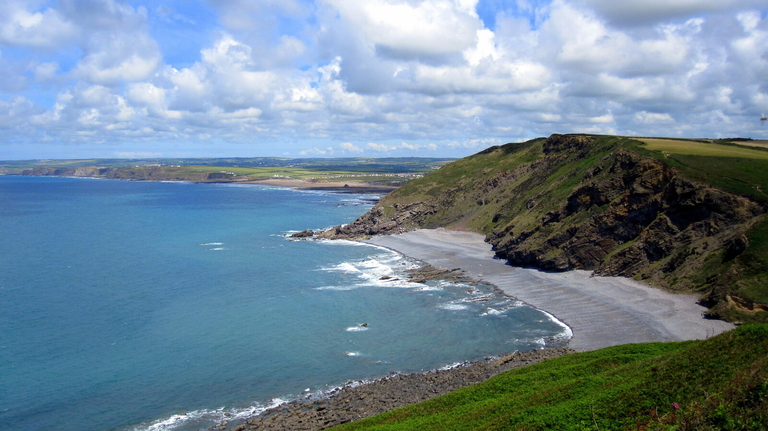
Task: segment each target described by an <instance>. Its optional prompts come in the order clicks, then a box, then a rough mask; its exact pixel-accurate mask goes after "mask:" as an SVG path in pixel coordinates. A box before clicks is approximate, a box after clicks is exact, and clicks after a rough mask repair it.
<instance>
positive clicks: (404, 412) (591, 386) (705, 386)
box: [334, 325, 768, 431]
mask: <svg viewBox="0 0 768 431" xmlns="http://www.w3.org/2000/svg"><path fill="white" fill-rule="evenodd" d="M675 405H677V408H676V407H675ZM767 426H768V325H747V326H742V327H739V328H737V329H736V330H734V331H731V332H729V333H726V334H722V335H719V336H717V337H713V338H711V339H709V340H706V341H691V342H680V343H649V344H632V345H623V346H617V347H610V348H607V349H602V350H598V351H594V352H586V353H579V354H572V355H568V356H564V357H560V358H556V359H552V360H549V361H546V362H543V363H539V364H536V365H532V366H528V367H524V368H521V369H517V370H513V371H510V372H507V373H504V374H501V375H499V376H496V377H494V378H492V379H490V380H488V381H486V382H484V383H481V384H478V385H475V386H471V387H468V388H465V389H462V390H459V391H456V392H453V393H451V394H448V395H445V396H442V397H439V398H436V399H433V400H430V401H426V402H423V403H419V404H416V405H412V406H409V407H405V408H402V409H399V410H395V411H392V412H389V413H385V414H382V415H379V416H375V417H372V418H369V419H365V420H362V421H359V422H355V423H351V424H345V425H342V426H340V427H337V428H334V429H336V430H344V431H346V430H419V431H426V430H445V429H451V430H479V429H483V430H586V429H590V430H623V429H627V430H630V429H631V430H635V429H673V430H678V429H679V430H682V429H701V430H762V429H766V427H767Z"/></svg>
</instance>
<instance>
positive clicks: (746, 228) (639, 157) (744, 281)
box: [321, 135, 768, 322]
mask: <svg viewBox="0 0 768 431" xmlns="http://www.w3.org/2000/svg"><path fill="white" fill-rule="evenodd" d="M654 143H655V144H657V145H660V144H659V143H658V142H654ZM662 144H663V143H662ZM684 144H685V145H683V146H684V147H685V146H687V148H690V147H696V146H705V147H704V148H705V149H706V151H703V152H702V151H699V152H698V153H691V154H689V153H686V152H685V151H679V150H677V151H671V150H669V149H668V148H667V147H664V146H663V145H661V149H652V146H651V147H649V146H647V145H645V144H643V143H642V142H640V141H637V140H633V139H628V138H621V137H613V136H589V135H553V136H551V137H549V138H546V139H545V138H541V139H535V140H532V141H528V142H525V143H519V144H507V145H504V146H496V147H492V148H489V149H487V150H485V151H482V152H480V153H478V154H475V155H473V156H470V157H467V158H464V159H461V160H458V161H455V162H452V163H450V164H448V165H446V166H444V167H443V168H441V169H439V170H437V171H435V172H432V173H430V174H428V175H426V176H425V177H423V178H421V179H418V180H414V181H411V182H409V183H407V184H406V185H404V186H403V187H401V188H400V189H398V190H396V191H395V192H393V193H391V194H389V195H387V196H386V197H385V198H383V199H382V200H381V201H380V202H379V203H378V204H377V205H376V206H375V207H374V208H373V209H371V211H369V212H368V213H366V214H365V215H363V216H361V217H360V218H359V219H358V220H357V221H355V222H354V223H352V224H350V225H346V226H339V227H336V228H333V229H331V230H329V231H326V232H324V233H322V234H321V236H322V237H325V238H360V237H365V236H370V235H381V234H393V233H399V232H405V231H409V230H413V229H417V228H435V227H450V228H455V229H469V230H473V231H477V232H481V233H483V234H485V235H486V240H487V241H489V242H490V243H491V244H492V245H493V247H494V250H495V251H496V254H497V255H498V256H499V257H501V258H504V259H506V260H508V261H509V263H511V264H513V265H522V266H534V267H538V268H541V269H545V270H555V271H564V270H570V269H586V270H593V271H594V272H595V273H596V274H597V275H619V276H626V277H632V278H635V279H638V280H642V281H645V282H647V283H650V284H652V285H655V286H658V287H662V288H665V289H668V290H672V291H681V292H691V291H693V292H698V293H700V294H702V295H703V303H704V304H705V305H707V306H708V307H710V312H709V315H710V316H711V317H715V318H724V319H728V320H731V321H745V322H766V321H768V221H766V216H765V213H766V210H768V196H766V195H765V193H764V192H763V190H766V188H768V160H766V158H764V157H763V158H761V157H750V155H755V154H756V155H758V156H763V155H764V154H768V153H765V151H764V150H763V149H759V148H758V149H749V151H752V152H754V153H749V151H746V152H745V150H744V149H745V148H747V147H742V146H735V145H733V144H730V143H722V142H721V143H702V142H695V141H685V142H684ZM707 145H709V146H708V147H707ZM722 147H725V148H726V150H722ZM697 148H698V147H697ZM728 148H733V149H738V151H734V152H733V154H730V153H728V151H727V149H728ZM715 149H717V150H722V151H718V152H715V151H714V150H715ZM707 151H709V153H708V152H707ZM710 153H712V155H710Z"/></svg>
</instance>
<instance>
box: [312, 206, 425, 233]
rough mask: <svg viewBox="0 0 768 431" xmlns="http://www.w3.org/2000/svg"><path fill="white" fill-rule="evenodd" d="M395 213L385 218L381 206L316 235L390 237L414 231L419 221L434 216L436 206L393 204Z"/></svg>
mask: <svg viewBox="0 0 768 431" xmlns="http://www.w3.org/2000/svg"><path fill="white" fill-rule="evenodd" d="M393 208H394V209H395V213H394V214H393V215H392V216H391V217H386V216H385V214H384V209H383V208H382V207H381V206H377V207H374V208H373V209H372V210H371V211H369V212H367V213H365V214H363V215H362V216H361V217H360V218H358V219H357V220H355V221H354V222H353V223H350V224H348V225H342V226H336V227H334V228H331V229H329V230H327V231H324V232H321V233H320V234H318V238H324V239H359V238H363V237H367V236H375V235H392V234H397V233H404V232H408V231H411V230H413V229H416V228H417V227H418V226H419V220H420V219H423V218H424V217H426V216H428V215H431V214H434V213H435V212H436V211H437V208H436V205H434V204H428V203H426V202H417V203H413V204H408V205H401V204H399V203H395V204H394V206H393Z"/></svg>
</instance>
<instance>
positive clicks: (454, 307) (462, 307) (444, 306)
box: [438, 302, 469, 311]
mask: <svg viewBox="0 0 768 431" xmlns="http://www.w3.org/2000/svg"><path fill="white" fill-rule="evenodd" d="M438 308H442V309H443V310H450V311H460V310H467V309H468V308H469V307H468V306H466V305H464V304H457V303H455V302H449V303H448V304H440V305H438Z"/></svg>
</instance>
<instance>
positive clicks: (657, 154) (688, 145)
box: [635, 139, 768, 202]
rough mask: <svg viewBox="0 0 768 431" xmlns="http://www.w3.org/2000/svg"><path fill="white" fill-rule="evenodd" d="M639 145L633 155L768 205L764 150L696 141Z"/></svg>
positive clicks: (767, 163)
mask: <svg viewBox="0 0 768 431" xmlns="http://www.w3.org/2000/svg"><path fill="white" fill-rule="evenodd" d="M638 141H642V142H643V143H646V145H643V146H637V147H635V151H638V152H641V153H643V154H645V155H648V156H651V157H654V158H656V159H658V160H661V161H663V162H664V163H666V164H668V165H669V166H671V167H673V168H676V169H678V170H680V172H681V173H682V174H683V175H684V176H686V177H688V178H690V179H692V180H695V181H700V182H704V183H707V184H711V185H713V186H715V187H718V188H721V189H723V190H726V191H730V192H732V193H736V194H739V195H743V196H748V197H751V198H753V199H757V200H760V201H765V202H768V193H766V192H768V151H765V150H764V149H755V148H748V147H744V146H739V145H721V144H707V143H701V142H696V141H678V140H662V139H656V140H649V139H640V140H638ZM648 142H651V143H650V144H648ZM659 142H662V144H659Z"/></svg>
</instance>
